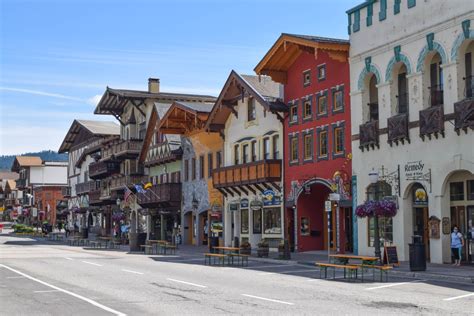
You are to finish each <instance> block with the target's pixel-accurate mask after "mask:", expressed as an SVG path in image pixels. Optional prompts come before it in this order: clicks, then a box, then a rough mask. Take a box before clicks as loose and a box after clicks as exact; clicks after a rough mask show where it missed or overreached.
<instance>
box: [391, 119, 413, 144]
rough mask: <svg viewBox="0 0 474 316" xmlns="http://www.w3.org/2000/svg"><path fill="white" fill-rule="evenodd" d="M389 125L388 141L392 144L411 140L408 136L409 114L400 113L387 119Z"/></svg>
mask: <svg viewBox="0 0 474 316" xmlns="http://www.w3.org/2000/svg"><path fill="white" fill-rule="evenodd" d="M387 126H388V143H389V144H390V146H392V144H393V143H394V142H395V144H397V145H398V142H399V141H400V142H402V144H403V142H404V141H405V140H408V141H409V136H408V114H406V113H405V114H398V115H395V116H392V117H389V118H388V119H387Z"/></svg>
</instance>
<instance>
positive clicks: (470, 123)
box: [454, 99, 474, 135]
mask: <svg viewBox="0 0 474 316" xmlns="http://www.w3.org/2000/svg"><path fill="white" fill-rule="evenodd" d="M468 128H470V129H473V130H474V99H464V100H462V101H459V102H457V103H454V130H455V131H456V133H458V135H459V133H460V132H461V130H463V131H464V132H465V133H467V129H468Z"/></svg>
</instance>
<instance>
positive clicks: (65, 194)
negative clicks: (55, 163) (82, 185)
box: [61, 187, 71, 198]
mask: <svg viewBox="0 0 474 316" xmlns="http://www.w3.org/2000/svg"><path fill="white" fill-rule="evenodd" d="M61 194H62V195H63V197H65V198H67V197H71V187H62V188H61Z"/></svg>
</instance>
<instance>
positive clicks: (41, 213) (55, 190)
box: [33, 186, 64, 225]
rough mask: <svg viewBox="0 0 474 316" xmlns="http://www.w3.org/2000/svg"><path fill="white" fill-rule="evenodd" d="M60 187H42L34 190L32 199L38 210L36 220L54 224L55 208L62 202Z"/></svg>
mask: <svg viewBox="0 0 474 316" xmlns="http://www.w3.org/2000/svg"><path fill="white" fill-rule="evenodd" d="M62 188H63V187H61V186H42V187H36V188H34V190H33V191H34V197H35V202H36V206H37V208H38V219H39V220H40V221H43V220H47V221H48V222H49V223H50V224H52V225H55V224H56V218H57V214H56V207H57V205H58V203H59V202H61V201H63V200H64V197H63V194H62Z"/></svg>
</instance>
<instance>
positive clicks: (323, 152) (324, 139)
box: [318, 130, 328, 158]
mask: <svg viewBox="0 0 474 316" xmlns="http://www.w3.org/2000/svg"><path fill="white" fill-rule="evenodd" d="M327 155H328V132H327V131H326V130H321V131H319V151H318V158H326V157H327Z"/></svg>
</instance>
